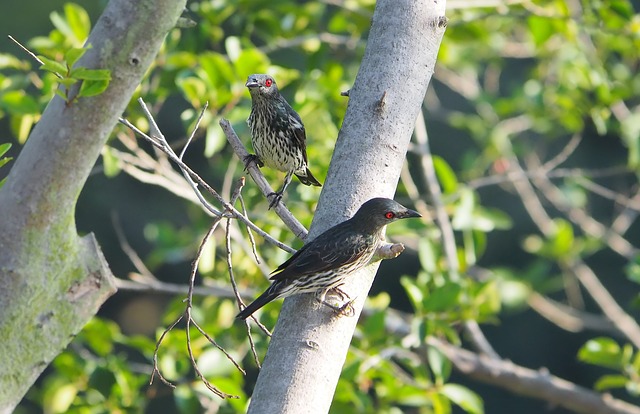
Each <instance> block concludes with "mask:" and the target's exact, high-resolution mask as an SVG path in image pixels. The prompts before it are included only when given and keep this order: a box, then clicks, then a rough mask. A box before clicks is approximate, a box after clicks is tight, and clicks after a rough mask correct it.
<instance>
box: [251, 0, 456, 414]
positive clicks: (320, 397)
mask: <svg viewBox="0 0 640 414" xmlns="http://www.w3.org/2000/svg"><path fill="white" fill-rule="evenodd" d="M444 7H445V2H444V1H441V2H440V1H439V2H437V3H435V2H430V1H427V0H379V1H378V2H377V3H376V9H375V12H374V16H373V23H372V27H371V32H370V35H369V41H368V44H367V48H366V51H365V56H364V58H363V61H362V65H361V67H360V71H359V73H358V76H357V78H356V80H355V83H354V86H353V88H352V89H351V90H350V92H349V106H348V108H347V113H346V116H345V119H344V122H343V125H342V129H341V131H340V134H339V136H338V140H337V142H336V146H335V151H334V154H333V157H332V160H331V165H330V168H329V172H328V175H327V179H326V181H325V184H324V187H323V189H322V193H321V195H320V200H319V203H318V209H317V210H316V214H315V216H314V220H313V224H312V227H311V230H310V233H309V238H308V239H307V241H308V240H310V239H313V238H314V237H316V236H317V235H319V234H320V233H321V232H323V231H325V230H327V229H328V228H330V227H331V226H333V225H335V224H337V223H339V222H341V221H344V220H345V219H346V218H347V217H349V216H350V215H352V214H353V212H355V211H356V209H357V208H358V207H359V206H360V205H361V204H362V203H363V202H365V201H367V200H368V199H370V198H372V197H376V196H386V197H389V196H392V195H393V192H394V190H395V188H396V185H397V182H398V178H399V176H400V171H401V169H402V164H403V162H404V160H405V155H406V151H407V147H408V145H409V141H410V138H411V131H412V130H413V127H414V124H415V119H416V116H417V115H418V112H419V111H420V108H421V103H422V101H423V99H424V95H425V92H426V89H427V85H428V82H429V80H430V77H431V74H432V73H433V70H434V67H435V60H436V55H437V51H438V47H439V44H440V40H441V39H442V35H443V33H444V27H445V25H446V19H445V18H444ZM382 96H384V97H385V98H384V105H381V104H380V101H381V97H382ZM376 269H377V263H376V264H372V265H371V266H368V267H367V268H365V269H363V270H362V271H359V272H357V273H354V274H352V275H350V277H349V278H348V279H347V281H346V283H345V285H344V286H343V287H344V290H345V291H346V292H347V293H350V296H351V297H352V298H353V297H355V298H356V300H355V302H354V303H353V307H354V312H355V315H356V316H357V315H359V314H360V312H361V310H362V306H363V304H364V300H365V298H366V296H367V292H368V290H369V288H370V287H371V282H372V280H373V276H374V274H375V271H376ZM341 288H342V287H341ZM311 296H312V295H295V296H292V297H289V298H287V299H285V301H284V305H283V308H282V311H281V312H280V317H279V319H278V323H277V325H276V327H275V329H274V332H273V336H272V338H271V343H270V345H269V349H268V351H267V355H266V357H265V359H264V364H263V367H262V370H261V371H260V375H259V376H258V381H257V383H256V387H255V389H254V392H253V396H252V399H251V403H250V405H249V413H273V412H278V413H300V412H305V413H326V412H327V411H328V410H329V407H330V405H331V401H332V396H333V393H334V391H335V386H336V384H337V382H338V378H339V376H340V371H341V368H342V365H343V363H344V360H345V357H346V354H347V349H348V347H349V342H350V340H351V337H352V335H353V331H354V329H355V326H356V323H357V318H347V317H340V318H336V317H335V315H334V313H333V312H332V311H330V310H327V309H324V308H323V307H321V306H320V305H318V304H316V302H315V300H314V299H313V298H312V297H311Z"/></svg>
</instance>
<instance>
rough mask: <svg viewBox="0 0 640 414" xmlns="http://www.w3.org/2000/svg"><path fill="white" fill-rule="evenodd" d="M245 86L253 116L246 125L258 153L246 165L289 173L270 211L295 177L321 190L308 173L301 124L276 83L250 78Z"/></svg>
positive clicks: (261, 77) (259, 78) (270, 78)
mask: <svg viewBox="0 0 640 414" xmlns="http://www.w3.org/2000/svg"><path fill="white" fill-rule="evenodd" d="M246 86H247V88H249V92H250V93H251V114H250V115H249V119H247V124H248V125H249V129H250V130H251V143H252V145H253V149H254V151H255V152H256V155H250V156H249V157H247V160H246V162H251V161H255V162H257V163H258V165H259V166H262V165H266V166H267V167H270V168H275V169H277V170H279V171H283V172H286V173H287V175H286V177H285V179H284V184H283V185H282V188H281V189H280V190H278V192H277V193H275V196H276V197H275V198H274V200H273V201H272V202H271V205H270V207H272V206H273V205H275V204H277V203H278V201H279V200H280V198H281V197H282V194H283V193H284V191H285V190H286V188H287V186H288V185H289V183H290V182H291V178H292V175H293V174H295V175H296V177H298V179H300V182H302V183H303V184H305V185H315V186H320V185H321V184H320V182H319V181H318V180H317V179H316V178H315V177H314V176H313V174H311V171H309V167H308V161H307V144H306V133H305V130H304V125H303V124H302V120H301V119H300V116H299V115H298V113H297V112H296V111H294V110H293V108H291V106H290V105H289V103H288V102H287V101H286V100H285V99H284V97H283V96H282V95H281V94H280V92H279V91H278V86H277V85H276V82H275V80H274V79H273V78H272V77H271V76H269V75H262V74H257V75H251V76H249V78H248V79H247V83H246Z"/></svg>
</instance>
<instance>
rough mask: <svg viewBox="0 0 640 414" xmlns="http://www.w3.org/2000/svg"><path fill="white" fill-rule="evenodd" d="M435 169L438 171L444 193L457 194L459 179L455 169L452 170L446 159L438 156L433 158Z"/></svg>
mask: <svg viewBox="0 0 640 414" xmlns="http://www.w3.org/2000/svg"><path fill="white" fill-rule="evenodd" d="M433 167H434V168H435V170H436V175H437V176H438V181H439V182H440V185H441V186H442V192H443V193H445V194H452V193H455V192H456V191H457V189H458V178H457V177H456V173H455V172H454V171H453V168H451V166H450V165H449V164H448V163H447V162H446V161H445V160H444V158H442V157H439V156H437V155H434V156H433Z"/></svg>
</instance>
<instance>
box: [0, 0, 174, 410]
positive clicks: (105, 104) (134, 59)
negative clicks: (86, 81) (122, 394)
mask: <svg viewBox="0 0 640 414" xmlns="http://www.w3.org/2000/svg"><path fill="white" fill-rule="evenodd" d="M184 6H185V0H144V1H135V2H132V1H128V0H112V1H110V2H109V4H108V5H107V8H106V10H105V11H104V13H103V15H102V16H101V17H100V19H99V21H98V23H97V24H96V26H95V28H94V30H93V31H92V33H91V36H90V37H89V40H88V43H90V44H91V45H92V48H91V49H90V50H89V51H88V52H87V53H86V54H85V56H83V58H82V59H81V60H80V61H79V62H78V64H77V66H82V67H86V68H90V69H95V68H100V69H109V70H110V71H111V77H112V81H111V83H110V85H109V87H108V88H107V90H106V91H105V92H104V93H103V94H101V95H99V96H95V97H91V98H81V99H79V100H78V101H76V102H72V103H71V104H66V103H65V102H64V100H63V99H61V98H60V97H57V96H56V97H55V98H54V99H53V100H52V101H51V102H50V103H49V105H48V106H47V108H46V110H45V112H44V113H43V115H42V119H41V120H40V122H39V123H38V124H37V125H36V127H35V129H34V130H33V132H32V133H31V136H30V137H29V139H28V141H27V143H26V145H25V146H24V148H23V149H22V152H21V153H20V156H19V157H18V159H17V160H16V162H15V164H14V165H13V168H12V169H11V171H10V173H9V176H8V179H7V181H6V183H5V185H4V187H3V188H2V189H1V190H0V212H1V214H0V337H2V338H3V341H2V352H0V367H2V371H1V373H0V412H11V411H12V409H13V408H14V407H15V406H16V405H17V404H18V403H19V402H20V400H21V399H22V396H23V395H24V394H25V393H26V392H27V390H28V389H29V388H30V387H31V385H32V384H33V382H34V381H35V380H36V379H37V378H38V376H39V375H40V373H41V372H42V371H43V370H44V369H45V368H46V367H47V365H48V364H49V363H50V362H51V360H52V359H53V358H55V356H56V355H58V354H59V353H60V352H61V351H62V350H63V349H64V348H65V347H66V346H67V344H68V343H69V342H70V341H71V339H72V338H73V337H74V335H76V334H77V333H78V332H79V331H80V329H82V327H83V326H84V325H85V324H86V322H87V321H88V320H89V319H90V318H91V317H92V316H93V315H94V314H95V313H96V312H97V310H98V308H99V307H100V305H101V304H102V303H103V302H104V301H105V300H106V298H108V297H109V296H110V295H111V294H113V292H115V285H114V280H113V276H112V274H111V272H110V271H109V268H108V266H107V263H106V262H105V260H104V257H103V256H102V253H101V251H100V248H99V246H98V244H97V243H96V241H95V238H94V236H93V235H92V234H89V235H87V236H85V237H82V238H81V237H79V236H78V235H77V233H76V229H75V220H74V212H75V211H74V210H75V204H76V200H77V197H78V195H79V194H80V191H81V189H82V187H83V185H84V183H85V182H86V180H87V177H88V176H89V172H90V170H91V168H92V167H93V165H94V164H95V161H96V160H97V159H98V156H99V155H100V151H101V149H102V146H103V145H104V143H105V141H106V140H107V138H108V136H109V134H110V133H111V131H112V129H113V127H114V125H115V123H116V122H117V119H118V117H119V116H120V115H121V114H122V112H123V111H124V109H125V107H126V105H127V103H128V102H129V100H130V98H131V95H132V94H133V92H134V90H135V88H136V87H137V85H138V84H139V83H140V80H141V79H142V77H143V75H144V73H145V71H146V70H147V68H148V67H149V65H150V64H151V62H152V60H153V59H154V57H155V56H156V54H157V52H158V50H159V49H160V46H161V44H162V41H163V39H164V37H165V35H166V34H167V32H168V31H169V30H170V29H171V28H172V27H173V26H174V25H175V22H176V20H177V18H178V17H179V15H180V13H181V11H182V10H183V9H184ZM74 89H75V90H72V91H71V95H73V93H75V91H77V87H76V88H74Z"/></svg>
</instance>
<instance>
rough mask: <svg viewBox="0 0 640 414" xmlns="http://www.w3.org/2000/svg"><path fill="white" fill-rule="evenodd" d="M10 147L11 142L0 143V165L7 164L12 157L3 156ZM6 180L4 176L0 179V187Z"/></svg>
mask: <svg viewBox="0 0 640 414" xmlns="http://www.w3.org/2000/svg"><path fill="white" fill-rule="evenodd" d="M10 149H11V144H9V143H4V144H0V167H2V166H3V165H5V164H7V163H8V162H9V161H11V160H12V159H13V158H12V157H5V156H4V154H6V153H7V152H8V151H9V150H10ZM6 180H7V178H6V177H5V178H3V179H2V180H0V188H2V186H3V185H4V182H5V181H6Z"/></svg>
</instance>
